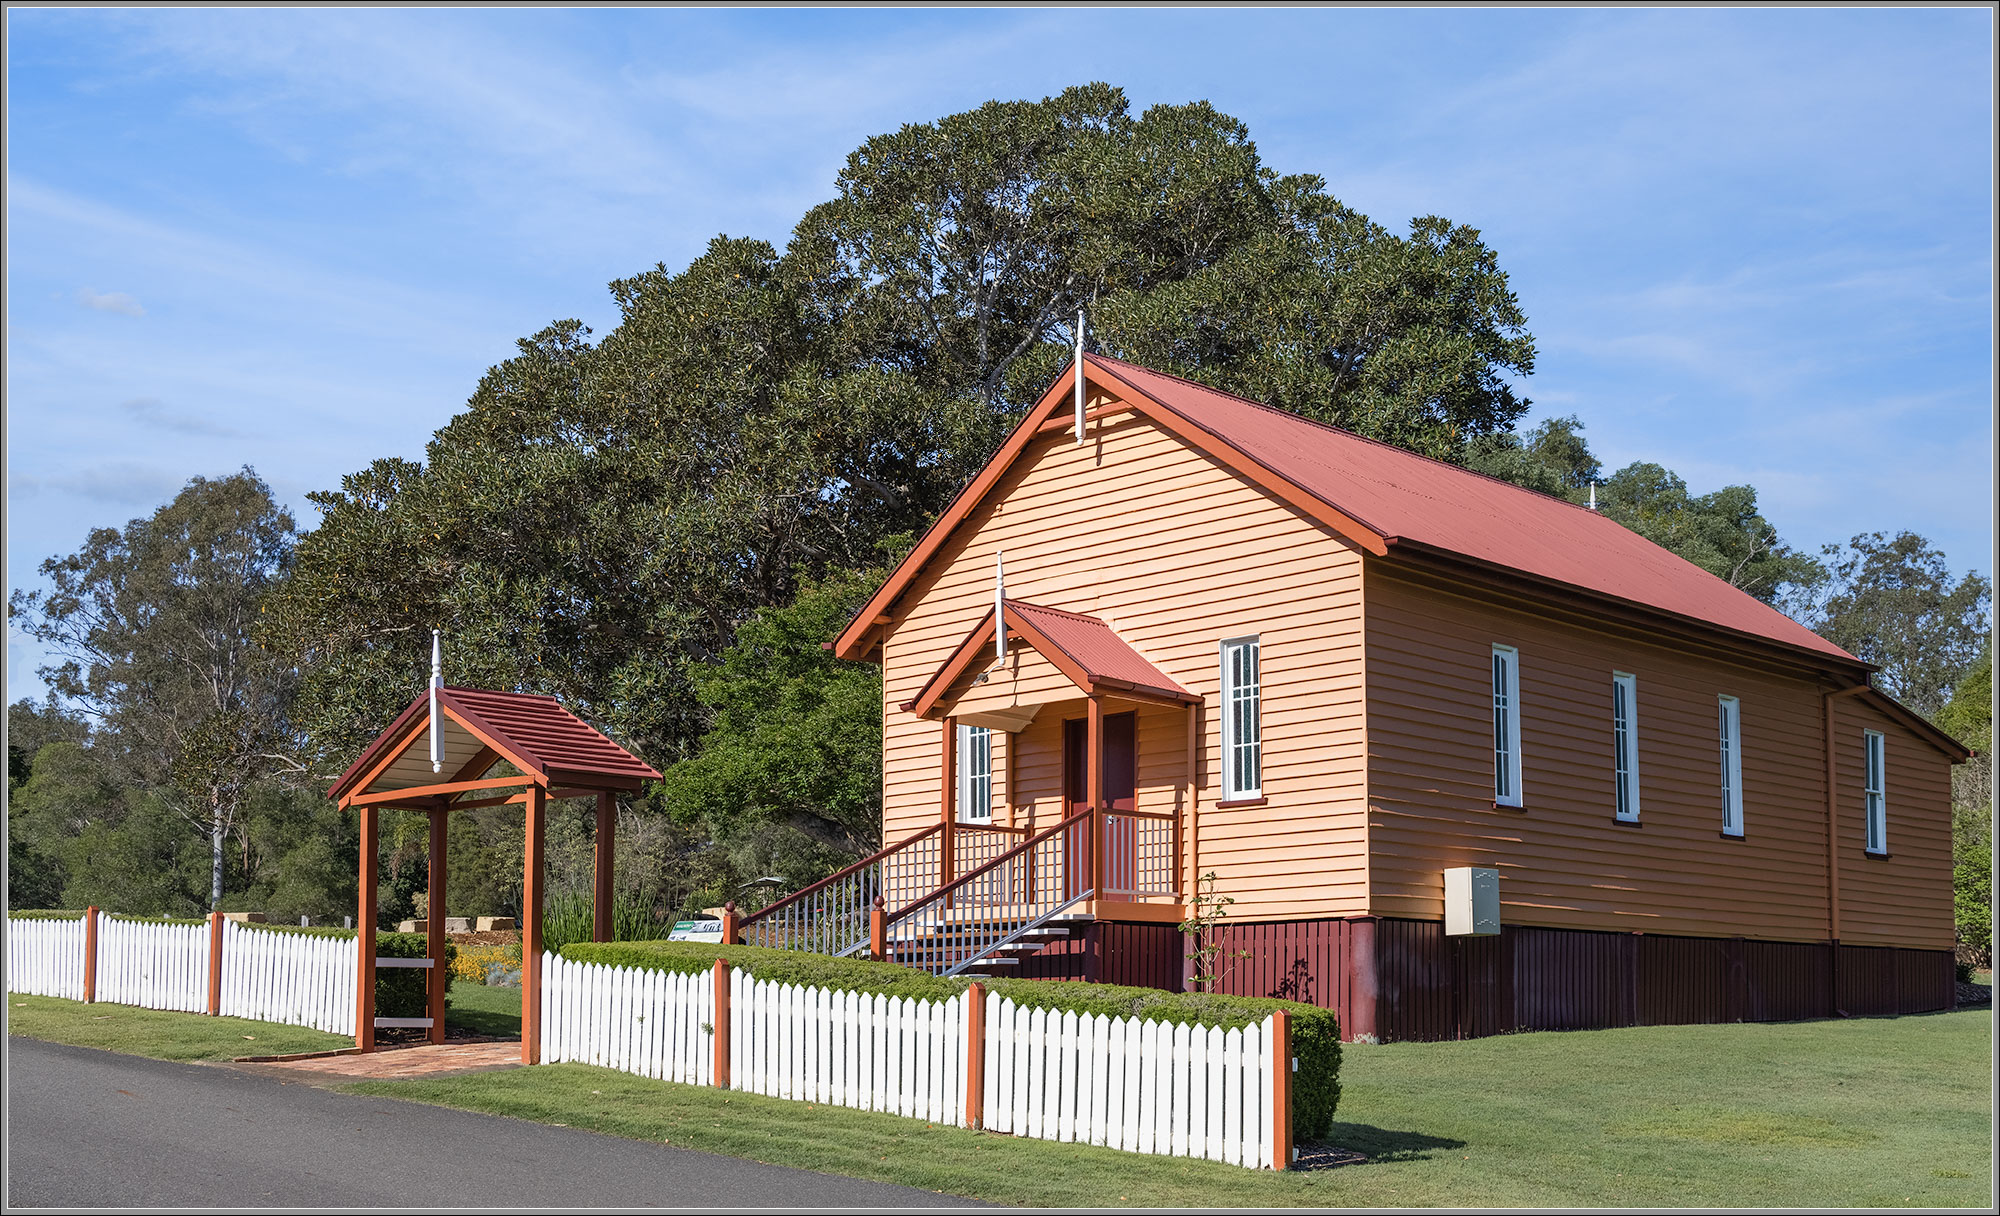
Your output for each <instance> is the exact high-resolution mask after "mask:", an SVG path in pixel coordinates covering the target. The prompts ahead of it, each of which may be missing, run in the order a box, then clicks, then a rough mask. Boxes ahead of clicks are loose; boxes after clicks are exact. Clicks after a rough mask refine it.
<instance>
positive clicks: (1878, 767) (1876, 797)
mask: <svg viewBox="0 0 2000 1216" xmlns="http://www.w3.org/2000/svg"><path fill="white" fill-rule="evenodd" d="M1861 804H1862V815H1863V818H1864V821H1865V825H1866V826H1865V829H1864V830H1865V834H1866V836H1865V847H1866V848H1867V850H1868V851H1869V852H1870V853H1875V854H1878V855H1880V854H1886V853H1887V852H1888V851H1889V744H1888V741H1887V739H1886V738H1884V737H1883V734H1882V732H1881V731H1879V730H1864V731H1862V732H1861Z"/></svg>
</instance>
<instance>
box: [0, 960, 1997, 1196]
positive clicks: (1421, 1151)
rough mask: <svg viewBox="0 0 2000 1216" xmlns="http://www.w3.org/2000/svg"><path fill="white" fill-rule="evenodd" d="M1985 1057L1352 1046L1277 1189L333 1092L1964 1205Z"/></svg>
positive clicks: (1038, 1187)
mask: <svg viewBox="0 0 2000 1216" xmlns="http://www.w3.org/2000/svg"><path fill="white" fill-rule="evenodd" d="M462 990H463V991H464V992H467V993H477V994H479V995H482V996H489V997H495V999H496V1000H498V999H500V997H499V996H495V994H501V995H502V996H513V997H514V998H515V1000H516V1002H518V995H517V994H515V992H514V990H512V989H485V990H481V989H479V988H478V987H477V986H473V985H466V986H464V987H463V989H462ZM453 995H454V997H457V996H458V993H457V992H454V994H453ZM7 1012H8V1014H9V1027H8V1029H9V1031H10V1032H11V1033H14V1034H25V1035H29V1036H32V1037H35V1038H42V1039H50V1040H53V1041H56V1042H63V1043H74V1044H77V1045H80V1046H86V1047H100V1048H104V1049H107V1050H111V1051H123V1052H130V1053H134V1054H140V1055H150V1056H157V1057H160V1058H163V1059H173V1060H212V1059H226V1058H229V1057H231V1056H237V1055H244V1054H249V1053H251V1052H256V1053H258V1054H265V1053H270V1054H278V1053H282V1052H288V1051H311V1050H324V1049H326V1048H328V1047H340V1046H345V1045H347V1044H348V1043H349V1042H350V1041H351V1040H346V1039H342V1038H340V1037H338V1036H335V1035H326V1034H321V1033H319V1032H317V1031H312V1030H305V1029H301V1028H298V1027H291V1026H277V1025H273V1024H271V1023H266V1022H250V1021H244V1020H241V1019H235V1018H208V1017H201V1016H198V1015H193V1014H184V1013H161V1012H156V1011H152V1010H144V1009H129V1008H126V1007H124V1006H118V1005H103V1004H99V1005H83V1004H80V1003H78V1002H75V1001H61V1000H55V999H53V998H47V997H24V996H13V995H10V996H9V997H8V1010H7ZM516 1012H517V1010H516ZM496 1016H497V1015H496ZM1992 1050H1993V1044H1992V1019H1991V1015H1990V1014H1988V1013H1986V1012H1985V1011H1971V1010H1968V1011H1965V1012H1962V1013H1949V1014H1933V1015H1928V1016H1919V1017H1906V1018H1870V1019H1857V1020H1854V1021H1845V1022H1797V1023H1785V1024H1778V1025H1742V1026H1671V1027H1647V1028H1640V1029H1631V1030H1602V1031H1577V1032H1571V1033H1567V1034H1523V1035H1508V1036H1502V1037H1499V1038H1491V1039H1476V1040H1473V1041H1470V1042H1465V1043H1409V1044H1396V1045H1392V1046H1386V1047H1360V1046H1356V1047H1351V1048H1349V1049H1348V1051H1347V1055H1346V1061H1345V1066H1344V1068H1343V1070H1342V1072H1343V1082H1344V1084H1343V1089H1344V1090H1345V1093H1344V1095H1343V1097H1342V1100H1341V1104H1340V1109H1339V1112H1338V1114H1337V1116H1336V1118H1337V1120H1338V1121H1337V1122H1336V1124H1335V1129H1334V1137H1333V1140H1334V1143H1335V1144H1336V1145H1338V1146H1339V1147H1342V1148H1347V1149H1353V1150H1357V1151H1359V1152H1362V1153H1365V1154H1367V1155H1368V1157H1369V1158H1370V1160H1369V1161H1368V1162H1367V1163H1366V1164H1358V1165H1347V1166H1342V1167H1340V1168H1337V1169H1328V1170H1317V1171H1301V1172H1296V1173H1287V1174H1273V1173H1271V1172H1269V1171H1251V1170H1244V1169H1239V1168H1236V1167H1232V1166H1221V1165H1215V1164H1213V1163H1209V1162H1200V1161H1186V1160H1181V1159H1177V1158H1166V1157H1142V1156H1138V1155H1135V1154H1128V1153H1120V1152H1115V1151H1112V1150H1108V1149H1096V1148H1091V1147H1088V1146H1084V1145H1074V1144H1051V1143H1048V1142H1045V1141H1037V1140H1026V1139H1021V1138H1016V1137H1012V1136H998V1135H987V1134H984V1133H978V1132H969V1131H965V1130H963V1129H960V1128H951V1127H935V1126H931V1125H928V1124H926V1123H924V1122H922V1121H920V1120H915V1119H902V1118H898V1117H896V1116H893V1115H875V1114H867V1113H864V1112H859V1111H850V1110H845V1109H842V1108H838V1107H826V1106H817V1105H810V1104H806V1103H800V1102H787V1101H780V1100H777V1099H770V1098H759V1097H756V1096H754V1095H749V1094H740V1093H729V1092H726V1091H718V1090H713V1089H701V1088H696V1087H691V1086H682V1085H670V1084H666V1083H663V1082H659V1081H652V1080H647V1079H645V1078H641V1077H634V1076H629V1075H627V1074H624V1073H618V1072H612V1071H610V1070H608V1069H601V1068H591V1067H587V1066H584V1065H577V1064H562V1065H555V1066H552V1067H547V1068H535V1069H514V1070H509V1071H503V1072H488V1073H474V1074H468V1075H463V1076H458V1077H443V1078H435V1079H431V1080H412V1081H372V1082H363V1083H359V1084H355V1085H350V1086H347V1087H345V1088H347V1089H349V1090H351V1091H353V1092H358V1093H366V1094H371V1095H376V1096H380V1097H389V1098H404V1099H409V1100H413V1101H419V1102H431V1103H436V1104H440V1105H445V1106H455V1107H460V1108H463V1109H466V1110H475V1111H484V1112H487V1113H491V1114H498V1115H509V1116H513V1117H516V1118H522V1119H531V1120H536V1121H539V1122H544V1123H551V1124H559V1125H562V1126H567V1127H577V1128H587V1129H591V1130H595V1131H601V1132H607V1133H610V1134H613V1135H619V1136H626V1137H630V1138H634V1139H640V1140H650V1141H653V1142H656V1143H658V1142H662V1141H664V1142H666V1143H670V1144H675V1145H679V1146H682V1147H686V1148H694V1149H701V1150H705V1151H709V1152H717V1153H726V1154H730V1155H732V1156H739V1157H748V1158H752V1159H754V1160H758V1161H767V1162H771V1163H774V1164H779V1165H790V1166H797V1167H800V1168H805V1169H815V1170H823V1171H826V1172H829V1173H837V1174H845V1175H849V1176H852V1177H858V1178H870V1179H876V1180H879V1181H884V1182H894V1183H901V1184H903V1185H906V1186H914V1187H920V1188H923V1189H925V1190H933V1191H946V1192H950V1193H953V1194H961V1195H971V1196H976V1197H978V1198H982V1199H988V1200H993V1201H996V1202H1000V1203H1010V1204H1019V1205H1042V1206H1077V1207H1092V1206H1142V1205H1143V1206H1190V1207H1242V1206H1274V1207H1275V1206H1291V1205H1341V1206H1383V1207H1392V1206H1425V1205H1455V1206H1496V1207H1501V1206H1519V1207H1559V1206H1575V1207H1612V1206H1646V1207H1651V1206H1746V1207H1848V1206H1853V1207H1873V1206H1883V1207H1895V1206H1935V1207H1960V1206H1963V1207H1987V1206H1990V1204H1991V1202H1992V1198H1993V1197H1992V1195H1991V1193H1990V1189H1989V1182H1988V1178H1989V1176H1990V1173H1991V1169H1992V1155H1991V1150H1990V1147H1989V1145H1990V1136H1991V1130H1992V1119H1993V1107H1992V1098H1991V1095H1990V1093H1989V1092H1988V1088H1987V1078H1988V1076H1989V1074H1990V1068H1991V1061H1992Z"/></svg>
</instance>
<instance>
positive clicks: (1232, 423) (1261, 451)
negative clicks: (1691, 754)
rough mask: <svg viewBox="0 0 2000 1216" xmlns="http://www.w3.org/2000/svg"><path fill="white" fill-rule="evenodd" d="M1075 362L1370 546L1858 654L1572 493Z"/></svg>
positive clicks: (1017, 444)
mask: <svg viewBox="0 0 2000 1216" xmlns="http://www.w3.org/2000/svg"><path fill="white" fill-rule="evenodd" d="M1085 361H1086V364H1087V372H1086V378H1087V379H1089V380H1091V381H1093V382H1095V383H1096V384H1097V385H1098V386H1099V387H1100V388H1104V389H1107V390H1108V391H1109V392H1110V393H1111V394H1112V395H1113V396H1115V397H1117V398H1119V399H1120V400H1122V401H1124V402H1125V403H1127V404H1129V405H1130V406H1131V407H1132V408H1133V409H1134V410H1136V411H1137V412H1138V413H1141V414H1143V415H1145V416H1146V417H1147V418H1149V419H1151V420H1152V421H1153V422H1155V423H1156V424H1158V425H1159V426H1161V427H1162V428H1163V429H1165V430H1167V431H1169V432H1171V433H1173V434H1175V435H1177V436H1178V437H1179V438H1181V439H1182V440H1183V441H1185V442H1187V443H1188V444H1189V445H1191V446H1193V447H1194V448H1196V449H1197V450H1199V451H1201V452H1203V453H1205V454H1207V455H1208V456H1210V457H1211V458H1213V459H1215V460H1216V461H1218V462H1219V463H1221V464H1223V465H1225V466H1227V467H1229V468H1231V469H1233V470H1234V471H1236V472H1238V473H1239V474H1241V475H1242V476H1244V477H1245V478H1246V479H1247V480H1249V481H1251V482H1253V483H1254V484H1256V485H1258V486H1259V487H1260V488H1262V489H1264V490H1265V491H1266V492H1268V493H1270V494H1271V495H1272V496H1273V497H1276V498H1278V499H1280V500H1281V501H1284V502H1286V503H1288V504H1289V505H1291V506H1292V507H1293V508H1294V509H1296V510H1298V511H1300V512H1301V513H1303V514H1305V515H1307V516H1308V517H1310V518H1314V519H1317V520H1319V521H1321V522H1322V523H1325V524H1326V525H1327V526H1328V527H1330V528H1332V529H1334V530H1335V531H1337V532H1339V533H1340V534H1341V535H1343V536H1345V537H1347V538H1348V539H1349V540H1351V541H1353V542H1354V543H1355V544H1357V545H1359V546H1360V547H1361V548H1363V549H1365V550H1367V551H1368V552H1370V553H1372V554H1374V555H1376V556H1387V555H1390V554H1398V555H1409V556H1414V557H1427V556H1429V557H1435V556H1444V557H1448V558H1453V559H1457V560H1458V561H1459V562H1460V563H1462V564H1470V565H1472V566H1474V567H1483V568H1486V569H1488V570H1490V571H1494V572H1499V573H1502V574H1505V575H1509V576H1525V577H1526V578H1527V579H1528V580H1531V581H1534V582H1539V583H1543V584H1551V585H1554V586H1556V587H1558V588H1563V589H1570V590H1574V591H1580V592H1583V593H1585V594H1586V596H1587V597H1589V598H1592V599H1596V600H1599V601H1610V603H1609V604H1607V607H1620V606H1632V607H1637V608H1640V609H1644V610H1649V611H1651V612H1653V613H1664V614H1667V615H1670V616H1673V617H1678V618H1682V619H1684V620H1687V621H1693V622H1697V623H1699V624H1701V625H1704V626H1707V627H1709V628H1711V629H1716V630H1722V631H1725V632H1727V633H1731V634H1735V635H1738V636H1742V637H1747V638H1750V639H1754V640H1757V641H1761V642H1765V643H1775V644H1777V645H1780V646H1783V647H1786V648H1788V649H1792V650H1795V651H1805V652H1808V653H1810V654H1813V655H1816V656H1821V657H1823V658H1825V659H1830V660H1834V661H1836V662H1837V663H1839V665H1841V666H1843V667H1847V668H1851V669H1857V670H1865V669H1866V667H1867V664H1864V663H1862V662H1861V660H1859V659H1857V658H1855V657H1854V656H1853V655H1851V654H1849V653H1848V652H1847V651H1845V650H1843V649H1841V648H1840V647H1838V646H1836V645H1834V644H1833V643H1832V642H1829V641H1827V640H1826V639H1825V638H1822V637H1820V636H1819V635H1818V634H1816V633H1814V632H1813V631H1812V630H1810V629H1807V628H1806V627H1805V626H1803V625H1801V624H1799V623H1798V622H1797V621H1794V620H1792V619H1791V618H1790V617H1788V616H1786V615H1785V614H1784V613H1782V612H1779V611H1778V610H1777V609H1775V608H1773V607H1771V606H1770V605H1768V604H1766V603H1764V602H1763V601H1761V600H1759V599H1757V598H1756V597H1754V596H1752V595H1750V594H1748V593H1746V592H1744V591H1742V590H1739V589H1738V588H1736V587H1733V586H1731V585H1730V584H1729V583H1728V582H1727V581H1725V580H1723V579H1720V578H1717V577H1716V576H1715V575H1713V574H1710V573H1709V572H1708V571H1706V570H1703V569H1702V568H1701V567H1699V566H1697V565H1695V564H1694V563H1692V562H1690V561H1687V560H1686V559H1684V558H1681V557H1678V556H1676V555H1675V554H1673V553H1669V552H1668V551H1667V550H1665V549H1663V548H1661V547H1660V546H1658V545H1656V544H1654V543H1653V542H1651V541H1649V540H1647V539H1646V538H1645V537H1642V536H1640V535H1639V534H1638V533H1636V532H1633V531H1631V530H1630V529H1628V528H1626V527H1624V526H1623V525H1621V524H1619V523H1618V522H1616V521H1615V520H1612V519H1610V518H1609V517H1607V516H1605V515H1602V514H1600V513H1598V512H1596V511H1592V510H1589V509H1588V508H1585V507H1580V506H1577V505H1575V504H1573V503H1569V502H1565V501H1563V500H1561V499H1558V498H1552V497H1550V496H1548V495H1546V494H1540V493H1537V492H1535V491H1533V490H1528V489H1524V488H1522V487H1520V486H1517V485H1513V484H1512V483H1510V482H1505V481H1501V480H1499V479H1498V478H1494V477H1488V476H1486V475H1484V474H1481V473H1475V472H1473V471H1471V470H1470V469H1464V468H1460V467H1459V466H1457V465H1454V464H1449V463H1447V462H1445V461H1441V460H1433V459H1431V458H1429V457H1426V456H1419V455H1417V454H1416V453H1414V452H1408V451H1405V450H1403V449H1402V448H1398V447H1395V446H1394V445H1392V444H1387V443H1382V442H1379V441H1377V440H1373V439H1368V438H1364V437H1363V436H1360V435H1357V434H1354V433H1353V432H1351V431H1345V430H1341V429H1340V428H1338V427H1333V426H1328V425H1326V424H1324V423H1319V422H1314V421H1312V420H1310V419H1307V418H1302V417H1300V416H1299V415H1297V414H1293V413H1290V412H1288V411H1286V410H1281V409H1276V408H1274V407H1271V406H1268V405H1260V404H1258V403H1256V402H1254V401H1247V400H1245V399H1243V398H1241V397H1236V396H1232V395H1231V394H1228V393H1224V392H1220V391H1218V390H1216V389H1212V388H1208V387H1206V386H1205V385H1200V384H1196V383H1194V382H1193V381H1189V380H1183V379H1181V378H1180V377H1178V376H1170V375H1166V374H1164V373H1161V372H1156V371H1153V370H1151V369H1149V368H1145V367H1141V366H1139V365H1138V364H1135V363H1127V362H1125V361H1124V360H1122V359H1112V358H1109V357H1107V356H1103V355H1087V356H1085ZM1074 374H1075V373H1074V369H1071V370H1069V371H1066V372H1065V373H1064V374H1063V375H1062V376H1061V377H1060V378H1058V380H1057V381H1056V383H1055V384H1054V385H1052V386H1050V389H1049V391H1048V392H1047V393H1046V394H1044V396H1043V398H1042V400H1041V401H1040V402H1039V403H1038V404H1037V405H1036V407H1035V408H1034V409H1031V410H1029V411H1028V416H1027V417H1026V418H1024V419H1023V420H1022V423H1021V425H1020V426H1019V427H1018V428H1016V430H1015V432H1014V434H1013V435H1011V436H1009V438H1008V440H1007V442H1006V443H1005V444H1003V445H1002V447H1001V449H1000V451H999V452H998V453H997V454H996V455H995V457H994V459H993V461H992V462H990V463H989V464H988V466H987V467H986V468H985V469H983V470H982V471H981V472H980V474H979V475H978V476H977V477H975V478H974V479H973V481H972V482H971V484H969V485H968V486H967V487H966V489H965V490H964V492H962V493H961V494H960V495H959V497H958V499H957V500H955V501H954V502H953V503H952V505H951V507H950V508H948V509H947V510H946V512H945V513H944V515H942V516H941V517H940V518H939V519H938V521H937V523H936V524H935V525H933V526H932V528H931V529H930V531H928V532H926V533H925V534H924V536H923V537H922V538H921V540H919V542H918V544H917V547H916V549H915V550H913V551H912V552H911V553H910V555H909V556H908V557H907V558H905V559H904V561H903V563H902V565H900V566H898V567H897V569H896V571H895V572H894V573H893V574H891V575H890V577H889V579H888V581H887V582H885V583H884V584H883V586H882V587H881V589H880V590H878V591H877V593H876V594H875V596H874V597H873V598H872V599H871V600H870V601H869V602H868V604H867V605H866V606H864V607H863V608H862V610H861V612H860V613H859V614H857V615H856V617H855V619H854V621H853V622H852V623H851V624H850V625H849V626H848V627H847V629H846V630H844V631H843V632H842V633H841V636H840V638H839V640H838V641H837V642H836V643H835V649H836V651H837V652H838V653H840V654H841V655H842V656H843V657H846V658H860V657H862V656H863V655H865V654H866V653H867V651H868V650H869V649H870V648H871V645H872V638H873V636H874V634H875V631H876V629H877V628H879V626H880V625H882V624H884V623H886V621H887V620H888V618H889V616H890V614H891V612H892V609H893V605H894V604H895V601H896V599H897V598H898V597H899V596H900V595H901V594H902V592H903V590H904V589H905V588H906V587H908V585H909V584H910V582H911V581H912V580H913V579H914V578H915V576H916V573H917V572H918V571H919V570H920V569H922V567H923V566H924V564H925V563H927V562H928V561H930V559H931V558H932V556H933V555H934V554H935V553H936V552H937V550H938V549H939V548H940V547H941V546H942V545H943V544H944V543H945V541H946V540H947V539H948V538H949V536H950V534H951V532H952V531H953V529H955V528H956V527H957V525H958V524H959V522H960V521H962V520H963V519H964V518H965V517H966V516H967V515H969V514H970V513H971V512H972V510H973V509H974V508H975V507H976V506H978V504H979V502H980V501H981V500H982V499H983V498H984V497H985V496H986V494H987V493H988V492H990V491H991V490H992V489H993V487H994V486H995V485H997V484H998V481H999V477H1000V474H1001V473H1002V472H1004V471H1005V469H1006V467H1007V466H1008V465H1010V464H1012V463H1013V461H1014V460H1015V459H1016V458H1018V457H1019V456H1020V455H1021V453H1022V452H1023V451H1025V450H1026V448H1027V446H1028V444H1029V442H1030V441H1032V440H1033V439H1034V438H1035V436H1036V435H1037V434H1038V433H1039V432H1040V430H1041V428H1042V427H1043V425H1044V424H1048V425H1055V423H1054V422H1053V421H1052V420H1053V419H1054V418H1055V415H1056V414H1057V412H1058V411H1059V410H1061V409H1062V407H1063V406H1064V405H1065V403H1066V400H1067V398H1068V396H1069V393H1070V389H1071V387H1072V386H1073V384H1074V379H1073V377H1074Z"/></svg>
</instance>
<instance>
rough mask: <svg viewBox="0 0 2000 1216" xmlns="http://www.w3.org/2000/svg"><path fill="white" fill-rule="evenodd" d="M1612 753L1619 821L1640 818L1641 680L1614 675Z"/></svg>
mask: <svg viewBox="0 0 2000 1216" xmlns="http://www.w3.org/2000/svg"><path fill="white" fill-rule="evenodd" d="M1611 752H1612V758H1613V767H1614V770H1615V772H1614V776H1613V780H1614V781H1615V782H1616V784H1617V797H1618V818H1620V819H1623V820H1625V821H1626V822H1628V823H1629V822H1633V821H1636V820H1637V819H1638V818H1639V677H1637V676H1634V675H1628V674H1627V673H1625V672H1622V671H1614V672H1612V673H1611Z"/></svg>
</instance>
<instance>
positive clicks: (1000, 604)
mask: <svg viewBox="0 0 2000 1216" xmlns="http://www.w3.org/2000/svg"><path fill="white" fill-rule="evenodd" d="M1006 617H1007V554H1006V552H1005V551H1001V552H996V553H995V554H994V555H993V658H994V661H995V662H999V663H1004V662H1006V661H1007V619H1006Z"/></svg>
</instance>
